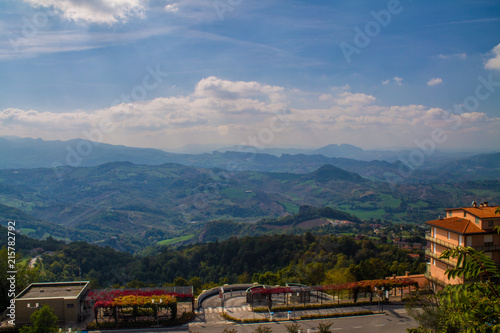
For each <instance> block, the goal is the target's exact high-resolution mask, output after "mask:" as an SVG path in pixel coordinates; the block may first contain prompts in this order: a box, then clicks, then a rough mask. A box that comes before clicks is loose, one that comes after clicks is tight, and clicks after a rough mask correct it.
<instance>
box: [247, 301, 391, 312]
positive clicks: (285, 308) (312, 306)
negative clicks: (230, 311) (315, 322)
mask: <svg viewBox="0 0 500 333" xmlns="http://www.w3.org/2000/svg"><path fill="white" fill-rule="evenodd" d="M380 303H383V304H387V303H389V301H388V300H383V301H381V302H380ZM376 304H378V303H377V301H374V302H370V301H362V302H356V303H354V302H345V303H338V304H337V303H326V304H307V305H297V306H295V307H293V306H277V307H273V308H272V311H292V310H294V309H295V310H319V309H332V308H345V307H353V306H365V305H376ZM268 311H269V310H268V308H265V307H259V308H254V309H253V312H258V313H260V312H268Z"/></svg>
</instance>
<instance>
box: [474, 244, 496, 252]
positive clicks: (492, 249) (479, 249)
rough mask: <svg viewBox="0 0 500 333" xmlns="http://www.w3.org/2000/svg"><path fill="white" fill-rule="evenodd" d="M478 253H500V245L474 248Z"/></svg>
mask: <svg viewBox="0 0 500 333" xmlns="http://www.w3.org/2000/svg"><path fill="white" fill-rule="evenodd" d="M474 249H475V250H477V251H487V252H489V251H500V245H486V246H474Z"/></svg>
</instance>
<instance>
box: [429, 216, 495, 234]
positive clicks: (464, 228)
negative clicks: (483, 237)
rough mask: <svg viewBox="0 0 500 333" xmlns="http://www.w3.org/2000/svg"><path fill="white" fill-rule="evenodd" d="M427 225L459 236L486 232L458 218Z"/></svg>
mask: <svg viewBox="0 0 500 333" xmlns="http://www.w3.org/2000/svg"><path fill="white" fill-rule="evenodd" d="M427 224H429V225H432V226H435V227H438V228H442V229H446V230H449V231H453V232H457V233H459V234H477V233H486V231H484V230H483V229H481V228H479V227H478V226H476V224H475V223H474V222H471V221H470V220H467V219H463V218H460V217H449V218H446V219H442V220H433V221H427Z"/></svg>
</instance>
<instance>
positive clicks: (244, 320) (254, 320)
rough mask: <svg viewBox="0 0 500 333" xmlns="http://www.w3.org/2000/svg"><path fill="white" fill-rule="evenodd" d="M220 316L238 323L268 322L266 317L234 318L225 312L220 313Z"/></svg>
mask: <svg viewBox="0 0 500 333" xmlns="http://www.w3.org/2000/svg"><path fill="white" fill-rule="evenodd" d="M221 316H222V317H223V318H224V319H226V320H229V321H234V322H235V323H238V324H251V323H262V322H269V319H267V318H254V319H240V318H235V317H232V316H230V315H228V314H227V313H226V312H224V313H222V314H221Z"/></svg>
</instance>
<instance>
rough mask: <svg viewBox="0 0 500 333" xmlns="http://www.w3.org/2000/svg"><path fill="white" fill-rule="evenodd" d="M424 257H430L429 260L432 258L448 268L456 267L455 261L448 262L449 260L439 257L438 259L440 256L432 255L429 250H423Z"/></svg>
mask: <svg viewBox="0 0 500 333" xmlns="http://www.w3.org/2000/svg"><path fill="white" fill-rule="evenodd" d="M425 255H426V256H429V257H431V258H434V259H436V260H439V261H441V262H444V263H445V264H447V265H450V266H453V267H456V266H457V263H456V261H454V260H450V259H444V258H440V257H439V256H440V255H439V254H435V253H432V251H431V250H429V249H426V250H425Z"/></svg>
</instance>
